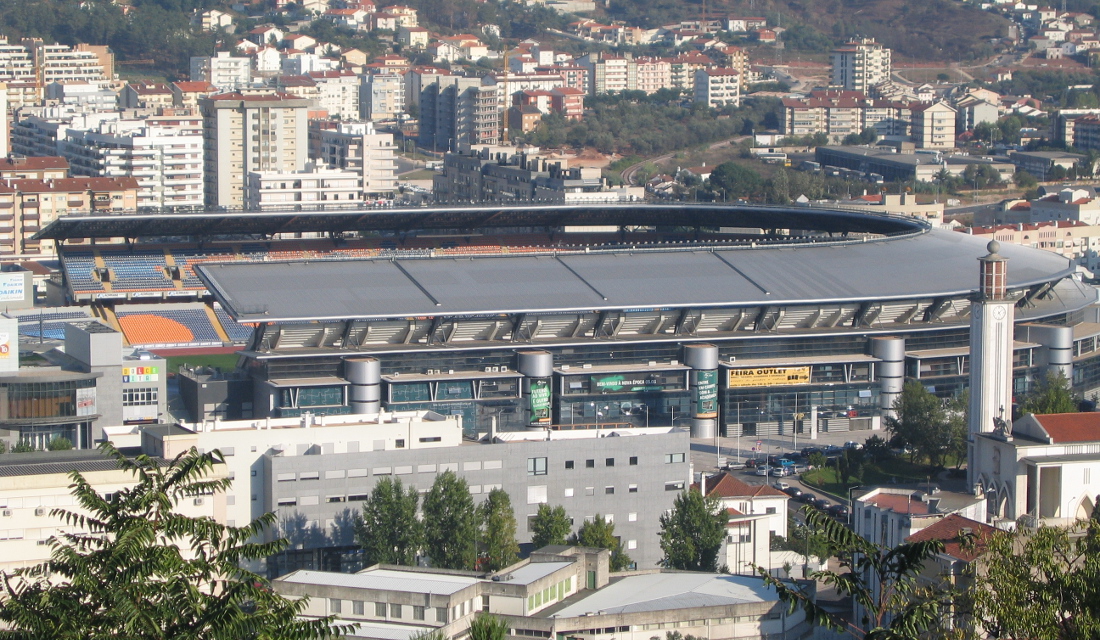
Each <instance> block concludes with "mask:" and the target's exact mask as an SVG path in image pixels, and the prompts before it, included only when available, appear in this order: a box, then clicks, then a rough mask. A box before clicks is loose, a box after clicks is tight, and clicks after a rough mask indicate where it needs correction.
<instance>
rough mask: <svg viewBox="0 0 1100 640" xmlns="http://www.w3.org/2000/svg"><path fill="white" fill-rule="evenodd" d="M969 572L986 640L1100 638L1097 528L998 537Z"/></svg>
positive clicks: (1089, 525)
mask: <svg viewBox="0 0 1100 640" xmlns="http://www.w3.org/2000/svg"><path fill="white" fill-rule="evenodd" d="M980 563H981V566H980V568H979V570H977V571H975V572H974V576H975V583H974V587H973V589H972V591H971V597H972V598H973V607H974V616H975V617H976V618H977V620H978V621H979V622H980V623H981V625H982V627H984V629H985V631H986V632H987V633H988V637H991V638H1005V639H1011V640H1015V639H1020V640H1023V639H1024V638H1026V639H1028V640H1071V639H1076V638H1096V637H1100V523H1098V522H1097V520H1096V511H1093V517H1092V518H1090V519H1089V520H1088V521H1086V522H1080V523H1078V526H1075V527H1040V528H1039V529H1037V530H1034V531H1027V530H1021V529H1017V530H1016V531H1014V532H1008V531H998V532H997V533H995V534H994V535H993V537H992V538H991V539H990V540H989V542H988V547H987V549H986V551H985V553H984V554H983V555H982V558H981V560H980Z"/></svg>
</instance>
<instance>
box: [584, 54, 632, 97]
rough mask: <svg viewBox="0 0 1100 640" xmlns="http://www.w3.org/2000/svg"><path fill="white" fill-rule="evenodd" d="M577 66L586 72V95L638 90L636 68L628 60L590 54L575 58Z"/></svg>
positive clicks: (621, 57) (620, 57)
mask: <svg viewBox="0 0 1100 640" xmlns="http://www.w3.org/2000/svg"><path fill="white" fill-rule="evenodd" d="M577 65H578V66H581V67H584V68H585V69H587V70H588V94H589V95H593V96H594V95H598V94H601V93H617V92H620V91H634V90H635V89H637V88H638V66H637V65H636V64H635V63H634V61H633V60H631V59H630V58H626V57H623V56H613V55H608V54H604V53H590V54H588V55H585V56H581V57H580V58H577Z"/></svg>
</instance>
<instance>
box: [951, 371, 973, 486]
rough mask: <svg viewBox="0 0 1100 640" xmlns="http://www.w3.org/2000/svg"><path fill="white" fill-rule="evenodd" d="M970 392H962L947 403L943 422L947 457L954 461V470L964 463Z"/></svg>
mask: <svg viewBox="0 0 1100 640" xmlns="http://www.w3.org/2000/svg"><path fill="white" fill-rule="evenodd" d="M969 416H970V391H969V390H967V391H963V392H961V393H959V394H958V395H956V396H955V397H954V398H951V400H950V401H949V402H948V403H947V407H946V411H945V420H946V427H947V455H948V456H950V457H952V458H954V459H955V470H959V469H961V468H962V464H963V463H964V462H966V451H967V446H968V445H967V442H968V439H969V438H970V419H969Z"/></svg>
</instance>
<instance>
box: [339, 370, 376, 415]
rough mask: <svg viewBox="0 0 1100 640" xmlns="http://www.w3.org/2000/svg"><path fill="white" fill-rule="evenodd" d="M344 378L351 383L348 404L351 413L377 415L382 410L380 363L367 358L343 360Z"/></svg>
mask: <svg viewBox="0 0 1100 640" xmlns="http://www.w3.org/2000/svg"><path fill="white" fill-rule="evenodd" d="M344 377H345V378H346V379H347V381H348V382H350V383H351V388H350V389H349V390H348V391H349V393H348V404H349V405H350V406H351V412H352V413H356V414H368V413H378V412H379V411H380V410H381V409H382V363H381V362H379V361H378V360H377V359H375V358H367V357H357V358H345V359H344Z"/></svg>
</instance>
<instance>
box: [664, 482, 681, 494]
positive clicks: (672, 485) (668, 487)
mask: <svg viewBox="0 0 1100 640" xmlns="http://www.w3.org/2000/svg"><path fill="white" fill-rule="evenodd" d="M683 490H684V483H683V481H682V480H681V481H677V482H666V483H665V491H683Z"/></svg>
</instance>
